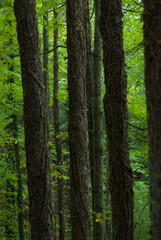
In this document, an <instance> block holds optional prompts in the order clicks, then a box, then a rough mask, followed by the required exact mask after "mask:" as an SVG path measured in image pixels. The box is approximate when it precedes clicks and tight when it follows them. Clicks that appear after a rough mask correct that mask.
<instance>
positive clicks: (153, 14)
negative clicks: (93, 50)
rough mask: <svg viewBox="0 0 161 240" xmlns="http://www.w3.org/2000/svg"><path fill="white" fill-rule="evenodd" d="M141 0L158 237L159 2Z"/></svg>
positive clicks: (160, 234) (155, 233)
mask: <svg viewBox="0 0 161 240" xmlns="http://www.w3.org/2000/svg"><path fill="white" fill-rule="evenodd" d="M143 2H144V14H143V16H144V39H145V41H144V46H145V50H144V55H145V87H146V97H147V110H148V125H149V154H150V196H151V220H152V229H151V234H152V236H151V239H152V240H159V239H160V238H161V221H160V212H161V201H160V199H161V178H160V176H161V161H160V157H161V141H160V136H161V127H160V126H161V112H160V105H161V84H160V83H161V64H160V63H161V3H160V1H159V0H148V1H145V0H144V1H143Z"/></svg>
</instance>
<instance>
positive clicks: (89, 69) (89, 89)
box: [86, 1, 95, 225]
mask: <svg viewBox="0 0 161 240" xmlns="http://www.w3.org/2000/svg"><path fill="white" fill-rule="evenodd" d="M87 3H88V6H87V9H86V12H87V13H86V53H87V66H86V95H87V120H88V153H89V163H90V177H91V192H92V210H93V211H94V125H93V124H94V122H93V106H94V102H93V100H94V99H93V98H94V96H93V55H92V47H91V25H90V16H89V1H88V2H87ZM94 221H95V219H94V215H93V225H94Z"/></svg>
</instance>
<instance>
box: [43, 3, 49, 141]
mask: <svg viewBox="0 0 161 240" xmlns="http://www.w3.org/2000/svg"><path fill="white" fill-rule="evenodd" d="M42 2H43V5H44V6H45V4H47V1H46V0H43V1H42ZM47 26H48V12H45V14H44V15H43V53H44V54H43V69H44V70H43V78H44V86H45V96H46V109H47V128H48V138H49V123H50V108H49V99H50V94H49V54H48V52H49V31H48V29H47Z"/></svg>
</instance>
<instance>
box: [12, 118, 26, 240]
mask: <svg viewBox="0 0 161 240" xmlns="http://www.w3.org/2000/svg"><path fill="white" fill-rule="evenodd" d="M12 118H13V122H12V124H13V136H14V143H13V145H14V152H15V161H16V170H17V178H18V193H17V203H18V231H19V240H24V239H25V237H24V220H23V195H22V175H21V169H20V151H19V142H18V129H17V116H16V115H13V117H12Z"/></svg>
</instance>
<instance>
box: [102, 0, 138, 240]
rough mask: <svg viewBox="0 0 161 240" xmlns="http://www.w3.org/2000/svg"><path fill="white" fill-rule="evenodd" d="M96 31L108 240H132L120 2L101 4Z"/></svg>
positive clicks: (130, 171) (130, 172) (112, 1)
mask: <svg viewBox="0 0 161 240" xmlns="http://www.w3.org/2000/svg"><path fill="white" fill-rule="evenodd" d="M100 30H101V35H102V39H103V62H104V73H105V86H106V93H105V96H104V110H105V117H106V131H107V137H108V141H107V142H108V151H109V170H110V177H109V181H110V191H111V202H112V239H113V240H116V239H119V240H132V239H133V238H134V237H133V190H132V181H133V180H132V170H131V168H130V163H129V154H128V118H127V101H126V75H125V72H124V51H123V32H122V1H121V0H109V1H106V0H101V17H100Z"/></svg>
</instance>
